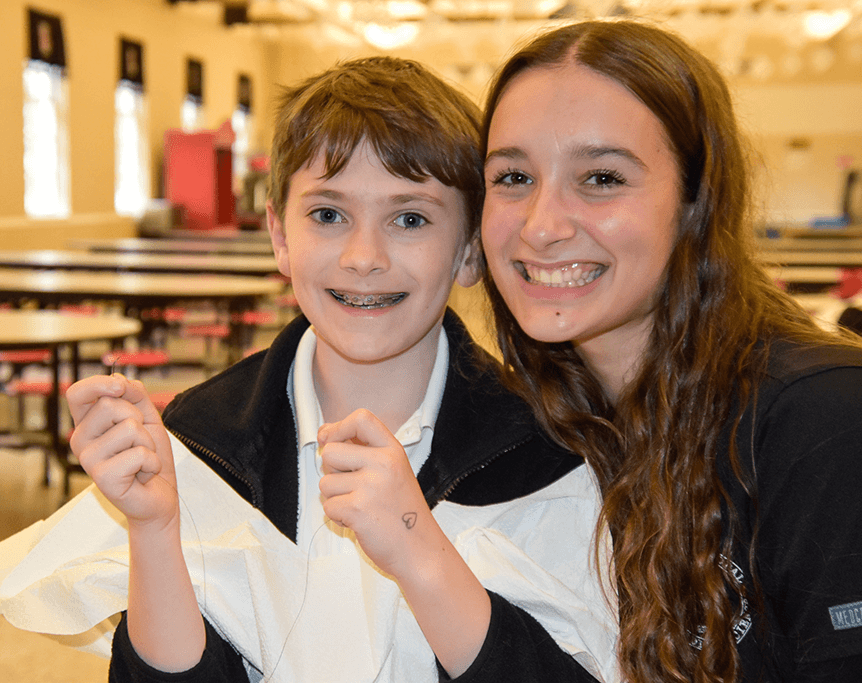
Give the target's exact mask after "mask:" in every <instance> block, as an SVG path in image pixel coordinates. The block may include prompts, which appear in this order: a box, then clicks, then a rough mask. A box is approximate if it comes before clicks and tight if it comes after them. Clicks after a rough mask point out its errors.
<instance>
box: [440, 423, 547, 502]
mask: <svg viewBox="0 0 862 683" xmlns="http://www.w3.org/2000/svg"><path fill="white" fill-rule="evenodd" d="M532 438H533V437H532V436H528V437H526V438H524V439H522V440H521V441H519V442H517V443H513V444H512V445H511V446H509V447H507V448H504V449H503V450H501V451H497V452H496V453H495V454H494V455H492V456H491V457H489V458H487V459H485V460H483V461H482V462H480V463H479V464H478V465H474V466H473V467H471V468H470V469H468V470H466V471H465V472H461V474H459V475H458V476H457V477H455V479H453V480H452V482H451V483H450V484H449V486H448V487H447V488H446V490H445V491H443V493H442V494H441V495H440V496H438V497H437V499H436V500H435V501H434V505H435V506H436V505H437V504H439V503H442V502H443V501H444V500H446V499H447V498H448V497H449V495H450V494H451V493H452V491H453V490H454V489H455V487H456V486H458V484H460V483H461V482H462V481H464V480H465V479H466V478H467V477H469V476H470V475H472V474H475V473H476V472H478V471H479V470H483V469H485V468H486V467H487V466H488V465H490V464H491V463H492V462H494V461H495V460H496V459H497V458H499V457H501V456H503V455H505V454H506V453H509V452H510V451H513V450H515V449H516V448H518V447H520V446H523V445H524V444H525V443H527V442H528V441H529V440H530V439H532Z"/></svg>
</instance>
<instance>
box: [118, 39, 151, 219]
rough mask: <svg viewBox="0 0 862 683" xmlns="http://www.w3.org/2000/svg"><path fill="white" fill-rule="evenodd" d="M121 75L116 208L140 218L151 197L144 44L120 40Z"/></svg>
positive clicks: (119, 82) (121, 212)
mask: <svg viewBox="0 0 862 683" xmlns="http://www.w3.org/2000/svg"><path fill="white" fill-rule="evenodd" d="M119 74H120V78H119V81H118V83H117V90H116V91H115V93H114V209H115V210H116V212H117V213H118V214H121V215H125V216H136V217H140V216H142V215H143V214H144V209H145V208H146V205H147V202H148V201H149V199H150V190H149V186H150V173H149V167H150V154H149V147H148V146H147V98H146V95H145V94H144V46H143V44H141V43H139V42H136V41H134V40H128V39H126V38H121V39H120V63H119Z"/></svg>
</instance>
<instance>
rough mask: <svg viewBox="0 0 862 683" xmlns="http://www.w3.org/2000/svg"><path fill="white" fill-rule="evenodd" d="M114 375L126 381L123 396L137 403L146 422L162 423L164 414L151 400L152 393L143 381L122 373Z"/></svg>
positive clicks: (130, 401)
mask: <svg viewBox="0 0 862 683" xmlns="http://www.w3.org/2000/svg"><path fill="white" fill-rule="evenodd" d="M112 376H113V377H120V378H121V379H122V380H123V381H124V383H125V384H124V391H123V395H122V398H124V399H125V400H126V401H128V402H129V403H132V404H133V405H135V406H136V407H137V408H138V410H140V411H141V414H142V415H143V418H144V424H158V425H161V424H162V416H161V414H160V413H159V411H158V410H157V409H156V407H155V406H154V405H153V402H152V401H151V400H150V395H149V393H147V389H146V387H145V386H144V384H143V382H141V381H140V380H137V379H126V378H125V377H123V376H122V375H112Z"/></svg>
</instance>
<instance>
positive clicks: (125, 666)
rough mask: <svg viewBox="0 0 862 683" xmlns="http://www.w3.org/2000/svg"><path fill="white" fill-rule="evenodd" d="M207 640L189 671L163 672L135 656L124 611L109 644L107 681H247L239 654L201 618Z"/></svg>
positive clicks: (143, 682)
mask: <svg viewBox="0 0 862 683" xmlns="http://www.w3.org/2000/svg"><path fill="white" fill-rule="evenodd" d="M204 624H205V626H206V633H207V644H206V648H205V649H204V653H203V656H202V657H201V661H200V662H198V663H197V664H196V665H195V666H194V667H193V668H191V669H189V670H188V671H182V672H180V673H165V672H163V671H159V670H158V669H154V668H153V667H151V666H150V665H149V664H147V663H146V662H145V661H144V660H143V659H141V658H140V656H138V653H137V652H135V649H134V647H132V642H131V640H129V631H128V628H127V625H126V615H125V613H123V618H122V619H121V620H120V624H119V626H117V630H116V632H115V633H114V641H113V645H112V648H111V666H110V669H109V670H108V681H109V683H240V682H242V681H248V675H247V674H246V671H245V667H244V666H243V663H242V658H241V657H240V656H239V655H238V654H237V653H236V651H235V650H234V649H233V648H232V647H231V646H230V645H229V644H228V643H227V641H225V640H224V639H222V637H221V636H219V634H218V633H216V631H215V629H214V628H213V627H212V626H211V625H210V623H209V622H208V621H206V620H204Z"/></svg>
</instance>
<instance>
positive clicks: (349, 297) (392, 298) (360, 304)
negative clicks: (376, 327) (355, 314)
mask: <svg viewBox="0 0 862 683" xmlns="http://www.w3.org/2000/svg"><path fill="white" fill-rule="evenodd" d="M329 293H330V294H332V296H334V297H335V299H336V301H338V302H339V303H341V304H344V305H345V306H348V307H349V308H361V309H363V310H366V311H370V310H373V309H375V308H386V307H387V306H394V305H396V304H399V303H401V302H402V301H404V299H405V298H406V297H407V292H396V293H394V294H352V293H350V292H336V291H335V290H334V289H330V290H329Z"/></svg>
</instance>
